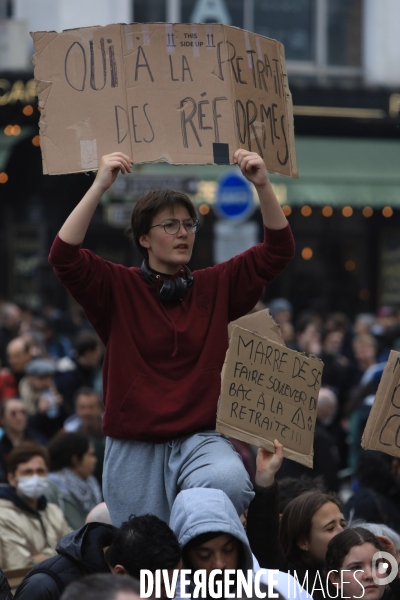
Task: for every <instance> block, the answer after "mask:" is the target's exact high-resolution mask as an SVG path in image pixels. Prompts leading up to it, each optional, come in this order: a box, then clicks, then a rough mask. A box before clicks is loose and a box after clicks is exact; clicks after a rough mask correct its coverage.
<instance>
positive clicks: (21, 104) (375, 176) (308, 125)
mask: <svg viewBox="0 0 400 600" xmlns="http://www.w3.org/2000/svg"><path fill="white" fill-rule="evenodd" d="M75 4H76V6H75ZM111 6H112V10H111V8H110V7H111ZM110 11H111V13H110ZM0 19H2V20H1V21H0V229H1V231H0V237H1V240H2V241H1V242H0V259H1V261H0V264H1V266H0V272H1V277H0V292H1V294H2V295H4V296H6V297H8V298H10V299H14V300H15V301H18V302H19V303H21V304H28V305H30V306H31V307H33V308H38V307H39V306H40V303H41V302H43V298H50V299H52V300H53V301H55V302H58V303H64V304H65V303H66V302H67V298H66V297H65V295H64V292H63V290H62V289H60V288H59V287H58V284H57V282H56V281H54V279H55V278H54V277H53V276H52V274H51V272H50V270H49V268H48V266H47V261H46V256H47V252H48V249H49V245H50V243H51V240H52V238H53V237H54V235H55V233H56V232H57V230H58V228H59V227H60V226H61V224H62V222H63V219H64V218H65V217H66V216H67V214H68V212H69V211H70V210H71V208H72V207H73V206H74V205H75V204H76V202H77V201H78V200H79V198H80V197H81V195H82V194H83V193H84V192H85V190H86V189H87V187H88V186H89V185H90V183H91V181H92V177H93V176H92V175H88V176H85V175H69V176H43V175H41V157H40V147H39V138H38V128H37V122H38V117H39V113H38V109H37V99H36V97H35V86H34V81H33V70H32V67H31V65H30V62H29V61H30V58H29V57H30V53H31V51H32V48H31V43H30V39H29V36H28V31H29V30H52V29H55V30H57V31H60V30H62V29H66V28H70V27H83V26H87V25H94V24H100V25H104V24H106V23H108V22H130V21H132V20H135V21H138V22H149V21H174V22H178V21H182V22H224V23H226V24H229V25H232V26H236V27H241V28H246V29H248V30H251V31H254V32H255V33H258V34H260V35H266V36H269V37H273V38H275V39H278V40H280V41H282V42H283V43H284V45H285V52H286V60H287V67H288V77H289V86H290V89H291V91H292V95H293V102H294V124H295V134H296V149H297V154H298V164H299V173H300V178H299V179H298V180H290V179H285V178H281V177H277V176H271V180H272V181H273V184H274V185H275V189H276V191H277V195H278V198H279V200H280V202H281V203H282V205H283V207H284V210H285V213H286V214H287V216H288V219H289V221H290V223H291V226H292V228H293V231H294V234H295V238H296V244H297V254H296V257H295V259H294V261H293V262H292V264H291V265H290V266H289V268H288V269H287V271H286V272H285V274H283V275H282V276H281V277H280V278H279V280H278V281H277V282H275V283H274V284H273V285H272V286H271V288H270V289H269V291H268V292H267V294H266V299H268V297H272V296H276V295H285V296H287V297H288V298H290V299H291V300H292V302H293V303H294V306H295V310H296V312H299V311H300V310H303V309H304V308H314V309H316V310H319V311H321V312H323V313H327V312H329V311H333V310H343V311H344V312H346V313H347V314H349V316H353V315H354V314H355V313H356V312H365V311H371V310H375V309H376V308H377V307H378V306H379V305H386V304H391V305H395V306H399V307H400V170H399V169H398V164H399V159H400V138H399V134H400V61H398V56H399V55H400V48H399V44H400V36H398V33H397V31H396V23H398V22H399V19H400V5H399V3H398V1H397V0H380V1H379V3H378V2H376V0H279V1H278V0H165V1H164V0H134V1H132V0H116V1H115V2H113V3H112V5H111V3H110V2H108V0H80V2H79V9H78V3H77V2H76V0H0ZM225 170H226V168H225V167H211V168H209V167H195V168H190V167H174V168H173V169H171V167H169V166H168V165H159V166H156V165H151V166H150V165H142V166H140V165H139V166H137V167H136V171H135V176H136V179H137V181H138V182H139V183H132V182H131V183H129V184H128V185H127V186H126V188H125V189H122V188H121V189H114V190H113V191H112V193H110V194H109V195H108V197H107V198H105V201H104V204H102V205H101V206H100V207H99V209H98V211H97V213H96V215H95V219H94V221H93V224H92V226H91V228H90V231H89V234H88V237H87V244H88V246H89V247H91V248H92V249H93V250H95V251H97V252H99V253H100V254H102V255H103V256H105V257H107V258H109V259H111V260H115V261H117V262H123V263H125V264H132V263H135V264H138V262H139V260H140V257H139V255H138V253H137V251H136V250H135V249H133V248H132V247H131V245H130V243H129V241H128V240H127V239H126V238H125V237H124V236H123V234H122V231H123V227H124V225H125V224H126V222H127V218H128V217H129V211H130V206H131V202H132V199H134V198H135V197H137V196H138V195H140V193H141V191H143V189H145V188H146V186H148V187H154V185H152V183H153V182H154V181H157V182H158V183H159V185H160V186H163V185H167V184H169V183H171V177H172V176H173V175H172V174H174V177H175V183H176V185H178V186H180V187H182V189H187V191H188V192H189V193H190V194H191V196H192V197H193V199H194V201H195V203H196V204H197V206H198V209H199V212H200V215H201V219H202V232H201V234H200V235H199V236H198V241H197V247H196V250H195V254H194V256H193V260H192V265H191V266H192V268H198V267H203V266H206V265H208V264H210V263H212V262H213V260H214V259H215V252H214V250H213V247H214V246H215V243H216V240H215V234H214V230H215V227H214V224H215V221H216V219H217V216H216V214H215V212H214V209H213V204H214V202H215V193H216V186H217V180H218V178H219V177H220V176H221V175H222V174H223V172H224V171H225ZM252 218H253V220H254V221H255V222H257V223H258V224H259V225H260V226H259V232H260V233H261V219H260V215H259V213H257V212H256V213H255V214H254V216H253V217H252Z"/></svg>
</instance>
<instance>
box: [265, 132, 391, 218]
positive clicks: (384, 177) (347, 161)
mask: <svg viewBox="0 0 400 600" xmlns="http://www.w3.org/2000/svg"><path fill="white" fill-rule="evenodd" d="M296 150H297V159H298V166H299V174H300V178H299V179H298V180H294V179H286V178H282V177H277V176H275V175H272V176H271V180H272V181H273V182H274V183H276V184H281V185H282V184H283V185H285V186H286V202H287V203H288V204H289V205H291V206H296V205H297V206H298V205H303V204H309V205H314V206H315V205H318V206H321V205H329V206H332V207H340V206H344V205H350V206H352V207H353V208H363V207H364V206H371V207H372V208H378V207H383V206H391V207H392V208H400V140H398V141H397V140H379V139H378V140H375V139H374V140H371V139H342V138H340V139H336V138H313V137H310V138H307V137H298V138H296Z"/></svg>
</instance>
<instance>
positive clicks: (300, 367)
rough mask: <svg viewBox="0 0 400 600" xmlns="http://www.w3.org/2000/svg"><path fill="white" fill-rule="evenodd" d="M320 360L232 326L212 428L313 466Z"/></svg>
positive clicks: (320, 373)
mask: <svg viewBox="0 0 400 600" xmlns="http://www.w3.org/2000/svg"><path fill="white" fill-rule="evenodd" d="M322 368H323V363H322V362H321V361H320V360H319V359H317V358H315V357H308V356H306V355H304V354H300V353H299V352H296V351H295V350H290V349H289V348H286V346H282V345H281V344H278V343H276V342H273V341H272V340H269V339H267V338H264V337H261V336H259V335H257V334H256V333H252V332H251V331H247V330H246V329H242V328H240V327H238V326H236V325H235V326H234V327H233V330H232V335H231V339H230V343H229V348H228V351H227V353H226V358H225V363H224V367H223V370H222V384H221V396H220V399H219V404H218V413H217V431H219V432H221V433H224V434H226V435H229V436H231V437H233V438H237V439H238V440H242V441H244V442H248V443H249V444H255V445H257V446H261V447H263V448H266V449H267V450H270V451H274V445H273V440H274V439H277V440H278V441H280V442H281V443H282V444H283V445H284V455H285V456H286V457H287V458H291V459H292V460H295V461H297V462H299V463H301V464H303V465H306V466H307V467H312V465H313V440H314V429H315V420H316V412H317V400H318V393H319V389H320V387H321V375H322Z"/></svg>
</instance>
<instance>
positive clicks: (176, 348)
mask: <svg viewBox="0 0 400 600" xmlns="http://www.w3.org/2000/svg"><path fill="white" fill-rule="evenodd" d="M264 232H265V237H264V242H263V243H261V244H258V245H257V246H254V247H253V248H250V249H249V250H247V251H246V252H243V253H242V254H239V255H238V256H235V257H234V258H232V259H231V260H229V261H227V262H224V263H221V264H219V265H216V266H214V267H209V268H207V269H202V270H199V271H195V272H194V273H193V278H194V282H193V285H192V286H191V287H190V288H189V290H188V292H187V294H186V296H185V298H184V300H183V301H182V302H173V303H171V304H163V303H162V302H161V301H160V300H159V298H158V297H157V289H156V287H155V286H153V285H151V284H148V283H146V281H145V280H144V278H143V276H142V273H141V270H140V269H139V268H137V267H124V266H122V265H117V264H114V263H112V262H109V261H107V260H103V259H102V258H100V257H99V256H96V255H95V254H93V252H90V251H89V250H82V249H81V248H80V246H74V245H70V244H67V243H65V242H63V241H62V240H61V239H60V238H59V237H58V236H57V237H56V239H55V241H54V243H53V246H52V248H51V251H50V256H49V262H50V264H51V265H52V266H53V268H54V272H55V273H56V275H57V276H58V278H59V279H60V281H61V283H62V284H63V285H64V286H65V287H66V288H67V290H68V291H69V292H70V293H71V295H72V296H73V297H74V298H75V299H76V300H77V302H79V304H81V306H82V307H83V308H84V311H85V314H86V316H87V318H88V319H89V321H90V322H91V323H92V325H93V327H94V329H95V330H96V331H97V333H98V335H99V336H100V338H101V340H102V342H103V343H104V345H105V346H106V353H105V358H104V365H103V396H104V403H105V413H104V419H103V431H104V433H105V434H106V435H108V436H110V437H113V438H122V439H124V438H125V439H132V440H141V441H146V442H155V443H163V442H166V441H168V440H171V439H174V438H176V437H179V436H183V435H187V434H190V433H194V432H197V431H202V430H205V429H215V420H216V408H217V402H218V397H219V393H220V387H221V376H220V375H221V369H222V365H223V362H224V359H225V353H226V350H227V348H228V333H227V325H228V323H229V322H230V321H233V320H235V319H238V318H239V317H241V316H243V315H245V314H246V313H248V312H249V311H250V310H251V309H252V308H253V307H254V305H255V304H256V303H257V301H258V300H259V298H260V296H261V294H262V292H263V288H264V286H265V284H266V283H269V282H270V281H272V279H274V277H276V276H277V275H279V273H280V272H281V271H282V270H283V269H284V268H285V267H286V265H287V264H288V262H289V261H290V259H291V258H292V257H293V253H294V242H293V236H292V233H291V230H290V227H289V225H288V226H287V227H286V228H285V229H281V230H278V231H276V230H271V229H266V228H265V230H264Z"/></svg>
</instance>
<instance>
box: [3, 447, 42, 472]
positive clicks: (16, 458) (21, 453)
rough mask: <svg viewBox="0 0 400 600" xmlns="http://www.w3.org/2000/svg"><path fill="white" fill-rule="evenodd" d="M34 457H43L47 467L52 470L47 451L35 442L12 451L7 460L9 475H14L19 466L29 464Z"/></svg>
mask: <svg viewBox="0 0 400 600" xmlns="http://www.w3.org/2000/svg"><path fill="white" fill-rule="evenodd" d="M34 456H41V457H42V458H43V460H44V462H45V463H46V467H47V468H48V469H49V468H50V460H49V453H48V452H47V449H46V448H45V447H44V446H40V444H37V443H35V442H24V443H23V444H21V445H20V446H18V447H17V448H14V450H11V452H10V454H9V457H8V460H7V473H12V475H14V473H15V471H16V470H17V468H18V465H21V464H23V463H27V462H29V461H30V460H31V458H33V457H34Z"/></svg>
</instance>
